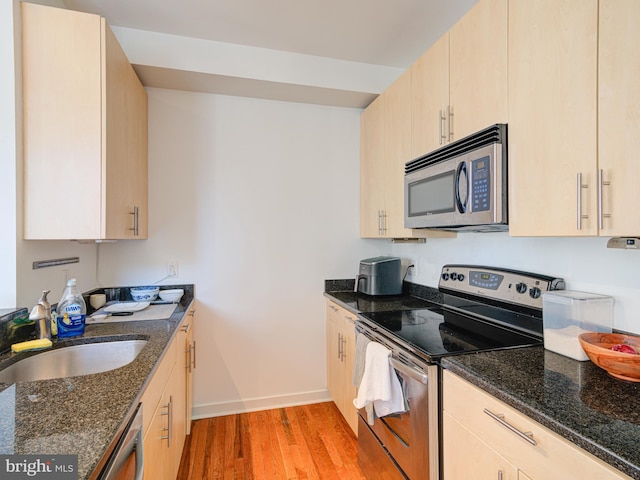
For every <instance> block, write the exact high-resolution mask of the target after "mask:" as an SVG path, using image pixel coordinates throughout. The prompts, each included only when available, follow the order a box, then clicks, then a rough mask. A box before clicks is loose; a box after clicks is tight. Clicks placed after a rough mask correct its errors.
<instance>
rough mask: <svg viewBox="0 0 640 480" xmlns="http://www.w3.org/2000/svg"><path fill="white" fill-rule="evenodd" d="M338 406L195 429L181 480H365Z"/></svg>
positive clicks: (207, 423) (256, 415) (199, 424)
mask: <svg viewBox="0 0 640 480" xmlns="http://www.w3.org/2000/svg"><path fill="white" fill-rule="evenodd" d="M357 451H358V446H357V438H356V437H355V435H354V434H353V432H352V431H351V429H350V427H349V425H348V424H347V423H346V421H345V420H344V418H343V417H342V415H341V414H340V412H339V411H338V409H337V407H336V406H335V404H334V403H333V402H325V403H319V404H312V405H302V406H297V407H286V408H278V409H274V410H267V411H261V412H251V413H245V414H240V415H227V416H224V417H216V418H209V419H202V420H195V421H194V422H193V423H192V428H191V435H190V436H189V437H188V438H187V441H186V443H185V447H184V451H183V454H182V462H181V464H180V471H179V472H178V477H177V478H178V480H226V479H228V478H229V479H234V480H364V475H363V474H362V471H361V470H360V468H359V467H358V463H357Z"/></svg>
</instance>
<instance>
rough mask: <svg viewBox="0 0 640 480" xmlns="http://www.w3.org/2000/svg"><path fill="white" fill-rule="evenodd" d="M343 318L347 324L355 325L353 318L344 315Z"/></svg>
mask: <svg viewBox="0 0 640 480" xmlns="http://www.w3.org/2000/svg"><path fill="white" fill-rule="evenodd" d="M344 318H345V320H346V321H347V322H349V323H352V324H354V325H355V323H356V319H355V318H353V317H352V316H350V315H345V316H344Z"/></svg>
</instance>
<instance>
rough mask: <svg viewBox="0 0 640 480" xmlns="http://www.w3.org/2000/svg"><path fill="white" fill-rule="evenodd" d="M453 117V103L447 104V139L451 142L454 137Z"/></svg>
mask: <svg viewBox="0 0 640 480" xmlns="http://www.w3.org/2000/svg"><path fill="white" fill-rule="evenodd" d="M451 117H453V111H452V110H451V105H447V141H448V142H450V141H451V138H452V137H453V129H452V128H451Z"/></svg>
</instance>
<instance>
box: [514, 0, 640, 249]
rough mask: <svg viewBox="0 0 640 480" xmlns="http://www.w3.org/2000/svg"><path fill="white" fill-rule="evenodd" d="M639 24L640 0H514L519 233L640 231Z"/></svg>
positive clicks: (516, 220) (516, 213)
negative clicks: (637, 209) (639, 210)
mask: <svg viewBox="0 0 640 480" xmlns="http://www.w3.org/2000/svg"><path fill="white" fill-rule="evenodd" d="M598 32H599V33H598ZM639 32H640V3H639V2H637V1H634V0H627V1H619V0H615V1H613V0H601V1H600V2H598V1H597V0H574V1H570V0H562V1H556V0H543V1H536V2H530V1H527V0H511V2H510V8H509V109H510V111H509V119H510V122H509V194H510V198H509V200H510V201H509V207H510V214H509V217H510V220H509V222H510V233H511V235H522V236H525V235H526V236H589V235H602V236H614V235H637V234H638V232H640V217H638V215H637V214H636V213H635V211H634V207H633V206H634V205H637V202H638V200H640V191H639V189H638V187H637V180H636V179H637V178H638V176H639V174H640V162H638V159H637V152H638V151H639V148H640V117H639V116H638V111H640V56H639V55H638V45H639V44H640V33H639ZM598 37H599V38H598Z"/></svg>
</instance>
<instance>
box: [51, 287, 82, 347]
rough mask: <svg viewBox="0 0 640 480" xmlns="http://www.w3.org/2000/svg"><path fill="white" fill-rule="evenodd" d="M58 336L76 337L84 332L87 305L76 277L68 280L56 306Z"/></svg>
mask: <svg viewBox="0 0 640 480" xmlns="http://www.w3.org/2000/svg"><path fill="white" fill-rule="evenodd" d="M56 312H57V322H58V338H63V337H75V336H77V335H82V334H83V333H84V322H85V318H86V316H87V305H86V303H84V298H82V295H81V294H80V292H78V288H77V287H76V279H75V278H72V279H71V280H69V281H68V282H67V288H65V289H64V293H63V294H62V298H61V299H60V301H59V302H58V306H57V308H56Z"/></svg>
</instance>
